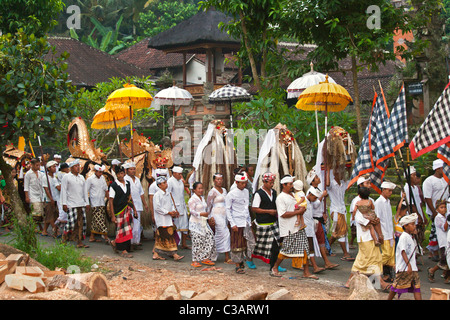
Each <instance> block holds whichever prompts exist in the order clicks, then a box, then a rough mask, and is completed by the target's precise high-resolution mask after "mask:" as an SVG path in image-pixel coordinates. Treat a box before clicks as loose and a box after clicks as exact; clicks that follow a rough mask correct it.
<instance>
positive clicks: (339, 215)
mask: <svg viewBox="0 0 450 320" xmlns="http://www.w3.org/2000/svg"><path fill="white" fill-rule="evenodd" d="M332 174H333V176H334V179H333V180H331V181H330V185H329V186H328V189H327V191H328V196H329V197H330V215H331V219H332V220H333V224H332V227H331V231H332V234H331V238H330V245H332V244H333V243H334V241H336V240H337V241H338V242H339V245H340V246H341V249H342V252H343V253H344V254H343V256H342V258H341V260H343V261H353V260H355V258H353V257H352V256H351V255H350V253H349V252H348V250H349V247H348V225H347V208H346V206H345V192H346V190H347V187H348V181H346V180H344V179H342V178H343V177H341V174H340V173H339V171H334V170H333V172H332Z"/></svg>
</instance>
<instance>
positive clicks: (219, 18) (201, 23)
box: [148, 9, 240, 53]
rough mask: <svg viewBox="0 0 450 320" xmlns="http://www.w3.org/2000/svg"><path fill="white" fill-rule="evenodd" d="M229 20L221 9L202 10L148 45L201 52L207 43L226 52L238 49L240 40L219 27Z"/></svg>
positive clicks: (179, 50)
mask: <svg viewBox="0 0 450 320" xmlns="http://www.w3.org/2000/svg"><path fill="white" fill-rule="evenodd" d="M229 21H231V18H230V17H229V16H227V15H225V14H224V13H222V12H220V11H216V10H214V9H210V10H208V11H201V12H199V13H197V14H196V15H194V16H193V17H191V18H190V19H187V20H185V21H183V22H180V23H179V24H177V25H176V26H175V27H173V28H171V29H168V30H166V31H163V32H161V33H159V34H157V35H156V36H154V37H152V38H151V39H150V40H149V42H148V47H149V48H154V49H159V50H164V51H166V52H169V51H171V52H189V53H199V52H204V48H205V45H206V46H210V47H215V46H217V47H223V52H224V53H225V52H228V51H232V50H234V51H236V49H237V48H239V46H240V41H239V40H236V39H234V38H232V37H231V36H230V35H228V34H227V33H226V32H225V31H222V30H220V29H219V23H221V22H224V23H228V22H229Z"/></svg>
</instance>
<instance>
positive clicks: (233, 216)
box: [225, 188, 251, 227]
mask: <svg viewBox="0 0 450 320" xmlns="http://www.w3.org/2000/svg"><path fill="white" fill-rule="evenodd" d="M249 201H250V200H249V196H248V189H246V188H244V189H243V190H240V189H239V188H234V189H233V190H231V191H230V192H229V193H228V194H227V196H226V197H225V204H226V205H225V207H226V212H227V219H228V221H229V222H230V226H231V227H234V226H237V227H245V226H250V225H251V220H250V212H249V211H248V206H249Z"/></svg>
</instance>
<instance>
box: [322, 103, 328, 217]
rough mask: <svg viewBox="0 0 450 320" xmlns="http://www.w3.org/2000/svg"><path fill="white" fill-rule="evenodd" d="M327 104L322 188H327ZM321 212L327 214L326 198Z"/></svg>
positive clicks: (326, 110) (326, 106) (326, 105)
mask: <svg viewBox="0 0 450 320" xmlns="http://www.w3.org/2000/svg"><path fill="white" fill-rule="evenodd" d="M327 121H328V104H327V102H325V142H324V148H325V156H324V165H325V176H324V190H327V185H328V150H327V126H328V123H327ZM323 213H324V214H327V198H326V197H325V198H324V199H323Z"/></svg>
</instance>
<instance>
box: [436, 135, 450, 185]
mask: <svg viewBox="0 0 450 320" xmlns="http://www.w3.org/2000/svg"><path fill="white" fill-rule="evenodd" d="M437 157H438V158H439V159H441V160H442V161H444V167H443V171H444V178H445V180H446V181H447V183H450V142H447V143H446V144H443V145H441V146H440V147H439V148H438V151H437Z"/></svg>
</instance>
